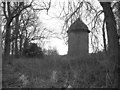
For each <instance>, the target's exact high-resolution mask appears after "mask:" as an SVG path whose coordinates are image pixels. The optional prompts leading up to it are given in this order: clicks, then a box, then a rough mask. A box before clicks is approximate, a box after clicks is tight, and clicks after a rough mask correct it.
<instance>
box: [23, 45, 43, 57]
mask: <svg viewBox="0 0 120 90" xmlns="http://www.w3.org/2000/svg"><path fill="white" fill-rule="evenodd" d="M24 55H25V56H27V57H43V55H44V54H43V51H42V49H41V47H38V46H37V44H35V43H30V45H29V46H28V48H27V49H25V50H24Z"/></svg>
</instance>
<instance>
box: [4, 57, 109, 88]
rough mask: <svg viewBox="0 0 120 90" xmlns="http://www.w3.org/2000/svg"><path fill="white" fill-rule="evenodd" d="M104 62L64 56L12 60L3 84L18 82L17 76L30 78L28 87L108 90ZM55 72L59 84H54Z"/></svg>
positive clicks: (5, 72)
mask: <svg viewBox="0 0 120 90" xmlns="http://www.w3.org/2000/svg"><path fill="white" fill-rule="evenodd" d="M103 59H104V57H102V56H101V57H100V58H98V57H95V56H88V57H86V58H83V59H80V58H72V59H71V58H67V57H66V58H63V57H62V56H46V57H45V58H43V59H38V58H19V59H13V60H12V66H4V67H3V72H4V73H3V77H4V78H3V79H4V80H3V81H4V82H5V79H9V80H12V79H15V80H17V79H16V78H18V77H19V75H18V73H22V74H24V75H26V76H28V80H29V84H28V85H26V87H34V88H40V87H42V88H43V87H58V88H59V87H63V84H64V83H65V82H66V80H67V81H69V84H70V85H72V87H75V88H78V87H79V88H95V87H99V88H101V87H108V86H106V74H107V73H106V66H105V65H104V64H101V63H100V60H103ZM54 71H55V72H56V73H55V76H54V77H55V78H54V79H56V80H55V81H51V77H53V76H52V75H53V72H54ZM9 75H10V76H9ZM8 77H9V78H8ZM10 77H11V78H10ZM15 77H16V78H15ZM7 81H8V80H7ZM13 86H14V85H13ZM4 87H9V85H7V86H6V85H5V84H4ZM110 87H111V86H110Z"/></svg>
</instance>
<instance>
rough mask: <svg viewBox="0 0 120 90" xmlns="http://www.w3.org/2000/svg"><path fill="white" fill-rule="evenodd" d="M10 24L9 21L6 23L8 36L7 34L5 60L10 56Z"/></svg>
mask: <svg viewBox="0 0 120 90" xmlns="http://www.w3.org/2000/svg"><path fill="white" fill-rule="evenodd" d="M10 33H11V29H10V23H9V20H8V21H7V23H6V34H5V48H4V59H5V60H8V59H9V55H10Z"/></svg>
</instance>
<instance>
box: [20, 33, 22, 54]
mask: <svg viewBox="0 0 120 90" xmlns="http://www.w3.org/2000/svg"><path fill="white" fill-rule="evenodd" d="M22 45H23V38H22V35H21V36H20V55H22Z"/></svg>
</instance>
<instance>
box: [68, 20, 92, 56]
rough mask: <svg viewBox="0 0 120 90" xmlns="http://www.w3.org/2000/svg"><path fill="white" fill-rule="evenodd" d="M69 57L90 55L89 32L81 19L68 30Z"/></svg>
mask: <svg viewBox="0 0 120 90" xmlns="http://www.w3.org/2000/svg"><path fill="white" fill-rule="evenodd" d="M67 32H68V55H69V56H72V57H74V56H75V57H85V56H86V55H88V49H89V47H88V45H89V40H88V34H89V32H90V31H89V30H88V27H87V25H85V24H84V23H83V22H82V20H81V19H80V18H78V19H77V20H76V21H75V22H74V23H73V24H72V25H71V26H70V28H69V29H68V31H67Z"/></svg>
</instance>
